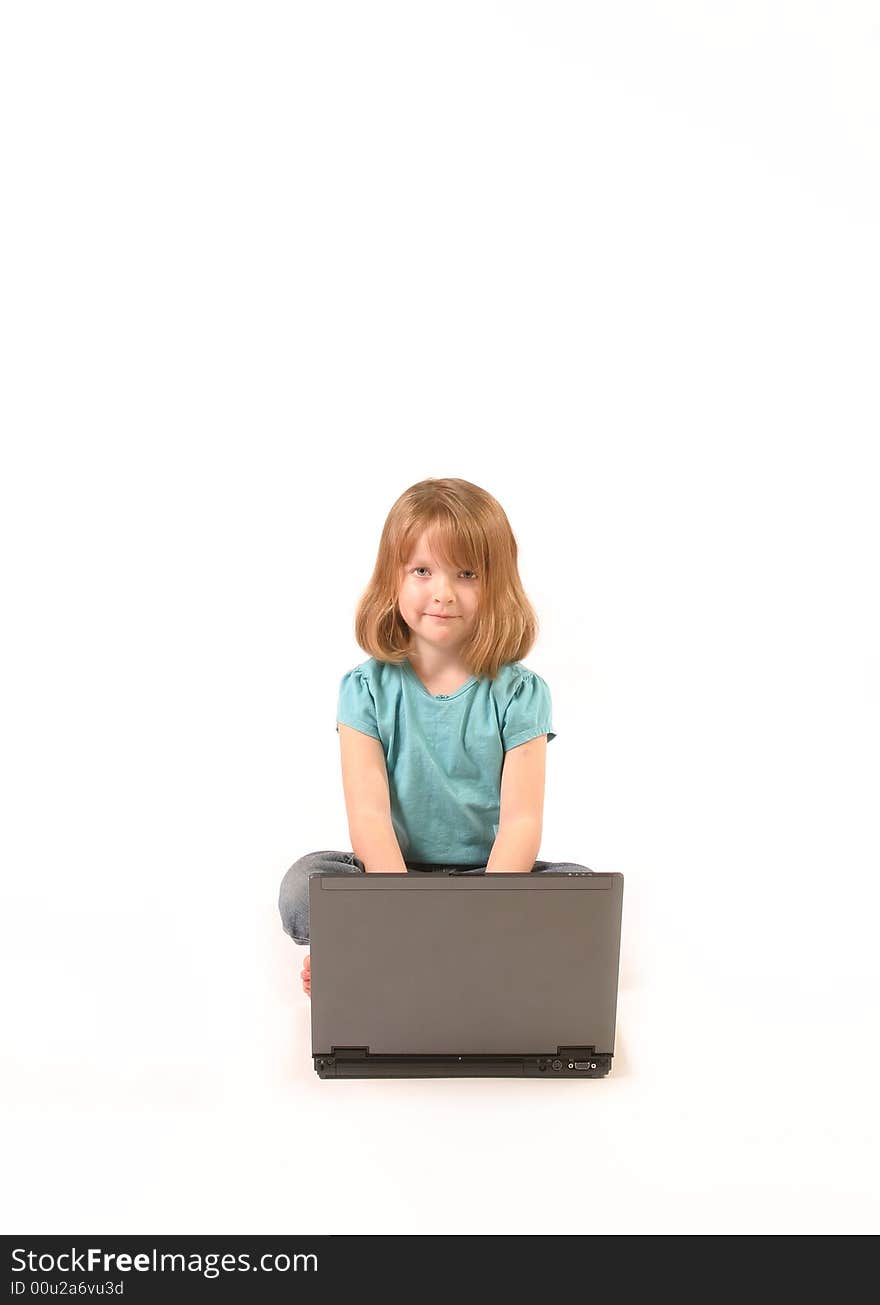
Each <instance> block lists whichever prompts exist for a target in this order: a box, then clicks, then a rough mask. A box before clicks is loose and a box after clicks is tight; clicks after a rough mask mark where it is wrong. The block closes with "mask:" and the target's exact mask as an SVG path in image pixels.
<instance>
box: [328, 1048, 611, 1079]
mask: <svg viewBox="0 0 880 1305" xmlns="http://www.w3.org/2000/svg"><path fill="white" fill-rule="evenodd" d="M313 1059H314V1062H315V1071H316V1073H317V1075H318V1077H319V1078H545V1079H559V1078H604V1076H605V1075H606V1074H607V1073H608V1072H609V1070H610V1069H611V1059H612V1053H611V1052H608V1051H598V1052H597V1051H596V1050H595V1049H594V1048H593V1047H557V1049H556V1051H555V1052H548V1053H545V1054H543V1055H537V1056H492V1055H488V1056H409V1055H405V1056H389V1055H381V1056H374V1055H371V1054H370V1049H369V1047H334V1048H333V1050H332V1051H331V1052H329V1053H328V1054H324V1055H316V1056H314V1057H313Z"/></svg>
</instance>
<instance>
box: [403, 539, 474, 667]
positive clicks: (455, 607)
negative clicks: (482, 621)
mask: <svg viewBox="0 0 880 1305" xmlns="http://www.w3.org/2000/svg"><path fill="white" fill-rule="evenodd" d="M479 600H480V577H479V576H477V575H476V574H475V573H474V572H473V571H469V570H459V569H457V568H454V567H453V568H447V567H445V566H442V565H441V564H440V563H439V562H438V561H437V559H436V558H435V556H434V554H433V552H432V549H431V546H430V542H429V540H428V536H427V533H425V534H423V535H422V536H421V538H420V539H419V540H418V542H417V543H416V545H415V547H414V549H413V552H412V554H411V556H410V557H409V558H408V560H407V563H406V565H405V566H404V568H403V579H402V581H401V585H400V592H399V593H398V596H397V603H398V606H399V608H400V614H401V616H402V617H403V619H404V621H406V623H407V625H408V626H409V628H410V629H411V630H412V632H413V635H414V636H415V639H416V642H417V643H418V642H419V641H421V640H424V642H425V644H427V645H429V646H431V647H432V648H436V649H438V650H443V649H448V650H450V651H452V650H454V649H456V648H458V647H459V646H460V645H461V644H462V643H464V641H465V639H466V638H467V636H468V635H469V634H470V633H471V631H472V630H473V626H474V621H475V620H476V614H477V607H478V605H479Z"/></svg>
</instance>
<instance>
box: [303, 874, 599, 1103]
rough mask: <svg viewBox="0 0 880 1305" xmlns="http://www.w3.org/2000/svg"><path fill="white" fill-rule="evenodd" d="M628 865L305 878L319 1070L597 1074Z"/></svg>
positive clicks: (334, 1073) (331, 1073)
mask: <svg viewBox="0 0 880 1305" xmlns="http://www.w3.org/2000/svg"><path fill="white" fill-rule="evenodd" d="M622 908H623V875H622V874H617V873H614V874H601V873H596V872H591V873H589V874H583V873H580V874H577V873H571V874H549V875H541V874H529V875H524V874H494V873H493V874H491V875H487V874H478V875H474V874H459V873H455V872H442V873H441V872H433V873H431V872H418V871H416V872H413V871H411V872H410V873H409V874H369V875H320V874H318V875H312V876H311V878H310V880H309V911H310V935H311V956H312V961H311V965H312V998H311V1021H312V1057H313V1060H314V1066H315V1070H316V1071H317V1074H318V1076H319V1077H320V1078H459V1077H461V1078H469V1077H504V1076H510V1077H523V1076H525V1077H529V1078H544V1079H561V1078H601V1077H602V1076H603V1075H606V1074H607V1073H608V1072H609V1070H610V1069H611V1062H612V1058H613V1055H614V1034H615V1023H616V1016H617V986H618V967H619V961H620V931H621V916H622Z"/></svg>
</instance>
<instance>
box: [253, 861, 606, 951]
mask: <svg viewBox="0 0 880 1305" xmlns="http://www.w3.org/2000/svg"><path fill="white" fill-rule="evenodd" d="M404 865H405V866H406V868H407V872H409V871H410V870H416V871H430V872H431V873H436V872H437V871H438V870H441V871H442V870H446V871H449V870H456V871H458V872H459V873H461V874H484V873H485V870H486V867H485V866H484V865H468V866H461V865H430V866H428V865H423V864H422V863H421V862H419V861H405V862H404ZM364 873H365V871H364V863H363V861H360V860H358V858H357V857H356V856H355V854H354V853H353V852H309V853H308V854H307V855H306V856H301V857H300V859H299V860H298V861H294V863H293V865H292V866H291V867H290V869H289V870H288V871H287V873H286V875H285V876H284V878H283V879H282V880H281V891H280V892H279V894H278V910H279V911H280V912H281V923H282V925H283V926H284V932H285V933H287V934H290V937H291V938H292V939H293V941H294V942H295V943H301V944H303V945H305V944H306V943H308V941H309V880H310V879H311V877H312V875H362V874H364ZM530 873H531V874H533V875H534V874H547V875H552V874H567V875H571V874H582V875H590V874H592V873H593V872H592V870H588V869H587V867H586V866H585V865H573V864H572V863H571V862H570V861H536V862H535V864H534V865H533V866H532V869H531V871H530Z"/></svg>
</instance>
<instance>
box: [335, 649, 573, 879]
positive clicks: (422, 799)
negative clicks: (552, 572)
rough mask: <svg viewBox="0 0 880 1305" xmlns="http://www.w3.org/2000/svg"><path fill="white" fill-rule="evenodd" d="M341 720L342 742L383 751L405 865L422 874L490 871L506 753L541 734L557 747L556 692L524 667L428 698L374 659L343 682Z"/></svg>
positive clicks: (409, 676) (408, 676) (414, 681)
mask: <svg viewBox="0 0 880 1305" xmlns="http://www.w3.org/2000/svg"><path fill="white" fill-rule="evenodd" d="M336 720H337V731H336V732H337V733H338V732H339V730H338V724H339V723H341V724H343V725H350V726H352V727H353V728H354V729H356V730H360V731H361V733H362V734H369V735H371V736H372V737H373V738H374V739H379V741H380V742H381V744H382V750H383V752H384V753H385V765H386V769H387V772H388V787H389V791H390V795H391V819H392V823H393V825H394V832H395V834H396V835H397V841H398V843H399V844H400V851H401V855H402V856H403V859H404V860H405V861H413V862H418V863H420V864H424V865H485V864H486V862H487V861H488V860H489V856H490V854H491V852H492V845H493V843H494V842H495V836H496V834H497V833H498V821H499V815H500V810H501V805H500V803H501V770H502V766H503V764H504V753H505V752H507V751H508V750H509V749H510V748H515V747H517V746H518V744H520V743H526V742H527V741H528V740H529V739H534V738H537V737H538V736H539V735H541V734H546V735H547V740H548V742H549V741H550V739H555V738H556V734H555V732H554V730H553V726H552V723H551V702H550V690H549V688H548V687H547V685H546V683H545V682H544V680H542V679H541V677H540V675H536V674H535V673H534V671H530V670H529V669H528V667H526V666H523V664H522V662H508V663H507V665H506V666H502V667H501V669H500V670H499V672H498V674H497V676H496V677H495V679H494V680H490V679H488V678H485V677H483V678H478V677H476V676H471V678H470V679H469V680H468V681H467V683H466V684H463V685H462V687H461V688H460V689H458V690H457V691H456V692H455V693H450V694H431V693H429V692H428V690H427V689H426V688H425V686H424V685H423V684H422V682H421V680H420V679H419V677H418V676H417V675H416V673H415V671H414V670H413V668H412V666H411V665H410V663H409V662H408V661H405V662H401V663H400V664H399V665H398V664H395V663H393V662H380V661H377V660H376V658H375V657H371V658H370V659H369V660H368V661H365V662H362V663H361V664H360V666H355V667H354V669H353V670H351V671H348V672H347V673H346V674H345V675H344V676H343V677H342V682H341V684H340V686H339V704H338V709H337V712H336Z"/></svg>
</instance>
